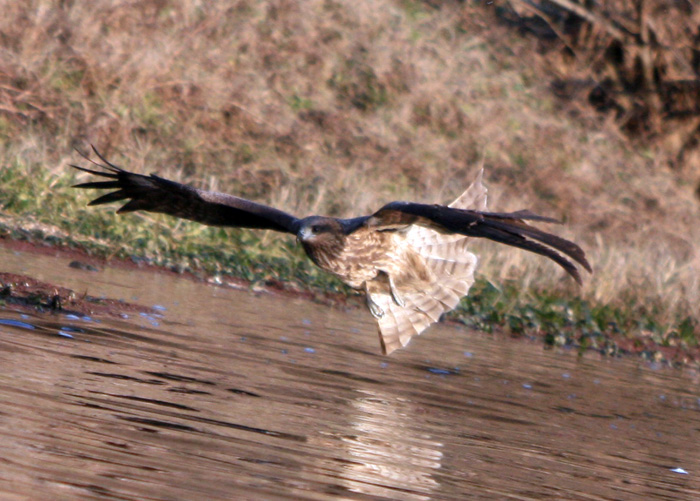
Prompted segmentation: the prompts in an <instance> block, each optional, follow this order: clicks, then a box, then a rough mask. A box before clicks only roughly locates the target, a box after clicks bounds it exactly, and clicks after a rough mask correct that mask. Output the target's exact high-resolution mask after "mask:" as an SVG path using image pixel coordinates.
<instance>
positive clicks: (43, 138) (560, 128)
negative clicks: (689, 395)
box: [0, 0, 700, 321]
mask: <svg viewBox="0 0 700 501" xmlns="http://www.w3.org/2000/svg"><path fill="white" fill-rule="evenodd" d="M0 9H1V10H2V11H3V15H2V16H1V17H0V46H1V47H2V51H0V144H1V145H2V150H1V152H0V155H1V156H2V158H1V159H0V161H1V162H2V164H0V165H4V164H9V163H11V162H17V161H19V162H24V163H26V164H28V165H32V164H34V165H35V164H42V165H45V166H46V168H47V169H49V170H50V171H51V172H52V173H53V174H54V175H55V176H66V175H69V174H68V172H67V171H66V169H65V167H66V165H67V164H68V163H73V162H75V161H76V155H75V153H74V152H73V151H72V147H73V146H78V147H81V148H85V146H86V145H87V144H88V143H94V144H95V145H97V146H98V147H99V148H100V149H101V150H102V151H103V152H104V153H105V154H106V155H107V156H108V157H110V158H112V159H113V160H114V161H115V162H116V163H121V164H124V165H126V166H128V167H129V168H132V169H135V170H137V171H147V172H152V171H158V172H159V173H160V174H161V175H164V176H171V177H174V178H176V179H180V180H184V181H187V182H196V183H198V184H199V185H200V186H204V187H207V188H211V189H218V190H222V191H229V192H234V193H237V194H240V195H242V196H248V197H253V198H255V199H258V200H261V201H264V202H268V203H271V204H274V205H277V206H279V207H281V208H284V209H287V210H290V211H293V212H295V213H298V214H300V215H304V214H309V213H317V212H320V213H328V214H331V215H343V216H349V215H354V214H361V213H367V212H368V211H371V210H373V209H375V208H377V207H378V206H379V205H381V204H382V203H384V202H386V201H389V200H393V199H397V198H402V199H415V200H419V201H449V200H451V199H452V198H454V197H455V196H457V195H458V194H459V193H460V191H461V190H462V189H464V188H465V187H466V186H467V185H468V183H469V182H470V179H471V176H472V175H473V173H474V172H475V170H476V169H477V168H478V166H479V165H481V164H483V165H484V167H485V169H486V173H487V174H486V178H487V183H488V186H489V188H490V193H491V198H490V201H491V203H490V206H491V208H493V209H495V210H500V211H505V210H511V209H513V210H514V209H519V208H523V207H528V208H531V209H533V210H535V211H537V212H540V213H543V214H547V215H550V216H555V217H559V218H562V219H564V220H565V221H566V225H565V226H563V227H562V228H557V231H559V232H561V234H562V235H563V236H566V237H570V238H572V239H574V240H576V241H577V242H580V243H581V244H582V245H583V246H584V247H585V249H586V250H587V253H588V255H589V258H590V261H591V263H592V264H593V267H594V269H595V272H594V274H593V276H592V277H591V278H590V279H588V280H587V281H586V285H585V286H584V289H583V291H582V295H583V296H584V297H586V298H589V299H594V300H596V301H599V302H603V303H612V304H622V303H626V304H628V305H630V304H631V305H647V306H648V307H649V308H653V307H660V308H661V309H662V311H663V312H664V313H663V315H665V316H666V317H667V320H671V321H672V320H673V319H675V318H676V317H677V316H678V315H688V314H692V315H695V314H696V313H695V309H696V308H697V305H698V304H700V283H699V279H698V276H700V251H699V249H698V243H699V242H700V229H699V228H698V226H699V225H698V224H697V223H698V221H699V220H700V218H699V216H700V209H699V208H698V202H697V200H694V198H693V187H692V185H691V184H690V179H686V178H683V177H682V175H681V174H679V173H672V172H669V171H668V170H667V169H666V168H664V167H663V166H664V165H666V164H667V162H666V160H667V159H666V158H664V152H663V151H658V150H656V151H654V152H651V151H645V150H644V149H640V148H639V147H636V146H632V145H631V144H630V143H629V142H627V141H626V140H625V139H624V138H623V137H622V136H621V134H619V133H618V131H617V129H616V127H615V125H614V124H612V123H608V122H606V121H604V120H601V119H599V118H596V117H595V116H593V115H591V116H585V115H582V114H581V113H580V112H579V113H577V114H576V115H573V114H572V115H570V114H569V113H568V112H567V109H566V108H565V107H562V106H561V105H560V104H557V103H555V101H554V100H553V98H551V97H550V94H549V90H548V88H547V81H546V75H543V74H542V73H541V72H542V71H543V70H542V68H544V67H545V66H543V65H541V64H540V62H539V61H538V56H537V54H536V47H535V45H534V42H530V41H526V40H523V39H519V38H517V37H516V36H515V35H514V34H512V33H510V32H508V31H507V29H506V28H504V27H502V26H499V25H498V24H497V23H496V22H495V20H494V19H495V18H493V17H491V14H490V13H489V12H488V11H483V10H479V9H478V8H476V7H473V6H469V5H464V4H462V3H457V2H455V3H452V2H446V3H444V4H443V5H442V7H441V8H431V7H428V6H427V5H426V4H422V3H419V2H407V1H404V2H392V1H387V0H373V1H368V0H359V1H344V0H308V1H299V2H297V1H285V0H280V1H260V2H258V1H252V0H241V1H233V0H231V1H221V2H215V3H211V4H210V3H206V2H200V1H195V0H189V1H187V0H184V1H180V2H170V1H166V0H150V1H149V0H145V1H119V0H101V1H94V2H70V1H66V2H54V1H48V0H35V1H28V2H3V5H2V7H0ZM478 245H479V246H480V247H481V248H482V249H483V252H482V258H481V259H482V263H483V268H482V269H483V272H484V273H485V274H487V275H488V276H490V277H493V278H494V280H496V281H498V280H501V279H503V278H515V279H518V280H521V281H523V283H524V286H525V287H527V286H534V287H537V288H554V289H561V290H563V291H566V293H567V294H571V293H574V294H575V293H577V292H576V289H575V286H574V285H572V284H571V281H568V280H566V279H565V277H564V275H563V273H561V272H560V271H559V270H556V269H555V267H554V266H553V265H551V264H549V263H548V262H545V261H544V260H543V259H541V258H538V257H536V256H530V255H527V254H525V253H523V252H520V251H509V250H506V249H503V248H498V247H496V246H491V245H489V244H478ZM492 251H493V252H492Z"/></svg>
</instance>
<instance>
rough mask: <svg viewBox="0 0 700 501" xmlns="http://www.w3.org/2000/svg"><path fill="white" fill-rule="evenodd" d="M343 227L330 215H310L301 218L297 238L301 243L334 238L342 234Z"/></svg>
mask: <svg viewBox="0 0 700 501" xmlns="http://www.w3.org/2000/svg"><path fill="white" fill-rule="evenodd" d="M342 233H343V227H342V226H341V225H340V223H339V222H338V220H337V219H334V218H332V217H323V216H311V217H307V218H304V219H302V220H301V224H300V225H299V231H298V232H297V238H298V239H299V241H300V242H302V243H312V242H314V243H318V242H323V241H329V240H335V239H336V237H337V236H340V235H342Z"/></svg>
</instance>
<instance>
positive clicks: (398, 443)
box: [342, 390, 443, 500]
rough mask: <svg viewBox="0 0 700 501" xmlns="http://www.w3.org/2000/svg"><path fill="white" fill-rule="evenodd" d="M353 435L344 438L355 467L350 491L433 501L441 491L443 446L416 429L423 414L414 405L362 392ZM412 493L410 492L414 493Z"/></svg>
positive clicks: (351, 469)
mask: <svg viewBox="0 0 700 501" xmlns="http://www.w3.org/2000/svg"><path fill="white" fill-rule="evenodd" d="M352 410H353V412H352V418H351V420H350V423H351V427H352V428H351V430H350V433H349V434H348V435H347V436H344V437H343V439H342V440H343V442H344V443H345V444H346V446H347V452H348V458H349V460H350V461H349V463H348V466H347V469H346V474H347V477H348V485H347V487H348V490H350V491H353V492H359V493H363V494H370V495H373V496H379V497H387V498H393V497H396V496H397V495H398V493H401V497H402V498H403V499H415V500H425V499H430V493H431V492H434V491H435V490H436V489H437V487H438V482H437V481H436V480H435V479H434V478H433V475H432V473H433V470H437V469H439V468H440V464H441V463H440V462H441V460H442V451H441V448H442V445H443V444H442V443H441V442H438V441H436V440H432V439H431V436H430V435H429V434H427V433H423V432H421V431H420V430H419V429H417V428H416V422H417V420H416V416H417V415H418V414H419V413H420V409H419V408H418V407H417V406H416V405H414V404H413V403H412V402H411V401H410V400H408V399H405V398H399V397H395V396H392V395H389V394H387V393H382V392H378V391H372V390H358V396H357V397H356V398H355V399H354V400H352ZM409 488H410V490H408V489H409Z"/></svg>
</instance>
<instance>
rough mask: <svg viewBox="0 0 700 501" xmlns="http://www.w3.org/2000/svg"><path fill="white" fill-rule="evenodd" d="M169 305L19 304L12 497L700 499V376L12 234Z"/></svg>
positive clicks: (67, 280) (3, 433) (4, 263)
mask: <svg viewBox="0 0 700 501" xmlns="http://www.w3.org/2000/svg"><path fill="white" fill-rule="evenodd" d="M0 271H6V272H12V273H20V274H26V275H29V276H32V277H34V278H37V279H40V280H44V281H48V282H51V283H55V284H58V285H62V286H65V287H69V288H72V289H74V290H76V291H77V292H87V293H88V294H90V295H93V296H101V295H104V296H105V297H111V298H118V299H124V300H126V301H131V302H138V303H140V304H143V305H147V306H156V307H157V309H156V310H155V311H154V313H153V314H146V315H141V314H131V315H129V316H128V317H127V318H121V319H114V318H107V317H97V318H81V317H73V316H68V317H67V316H65V315H57V314H52V313H44V314H41V313H32V314H26V313H22V312H17V311H13V310H12V309H11V307H9V306H8V307H0V443H2V446H3V447H2V450H3V453H2V456H1V457H0V498H2V499H164V500H175V499H407V500H428V499H436V500H443V499H465V498H466V499H469V498H479V499H488V498H493V499H532V498H550V499H553V498H559V499H642V498H651V499H669V500H676V499H700V481H699V480H698V479H699V478H700V445H699V444H700V392H699V391H698V384H699V383H700V377H699V376H698V374H697V373H696V372H694V371H692V370H690V369H685V370H671V369H666V368H660V367H654V366H651V365H649V364H646V363H644V362H641V361H639V360H636V359H627V360H615V359H600V358H598V356H597V355H594V354H590V355H588V356H585V357H583V358H579V357H577V356H576V355H575V353H571V352H562V351H557V350H553V351H551V350H543V348H542V346H541V344H539V343H535V342H528V341H522V340H511V339H508V338H504V337H502V336H489V335H485V334H480V333H475V332H471V331H468V330H465V329H463V328H458V327H456V326H445V325H439V326H436V327H433V328H431V329H430V330H429V331H428V332H427V333H425V334H424V335H423V336H421V337H419V338H417V339H415V340H414V341H413V342H412V343H411V345H410V346H409V348H408V349H405V350H401V351H399V352H397V353H395V354H394V355H392V356H390V357H384V356H382V355H381V354H380V350H379V343H378V339H377V334H376V326H375V325H374V322H373V320H372V318H371V316H370V315H369V313H367V312H366V311H364V310H359V309H352V310H348V311H342V310H340V309H334V308H329V307H326V306H321V305H316V304H314V303H311V302H308V301H304V300H296V299H290V298H288V297H281V296H275V295H272V294H254V293H251V292H248V291H236V290H231V289H226V288H222V287H212V286H207V285H204V284H201V283H196V282H193V281H190V280H187V279H185V278H182V277H173V276H170V275H164V274H157V273H150V272H143V271H138V270H136V271H128V270H124V269H110V268H107V269H105V270H102V271H100V272H88V271H81V270H76V269H73V268H69V267H68V261H66V260H64V259H62V258H60V257H53V256H45V255H37V254H32V253H17V252H13V251H9V250H7V249H3V248H2V247H0Z"/></svg>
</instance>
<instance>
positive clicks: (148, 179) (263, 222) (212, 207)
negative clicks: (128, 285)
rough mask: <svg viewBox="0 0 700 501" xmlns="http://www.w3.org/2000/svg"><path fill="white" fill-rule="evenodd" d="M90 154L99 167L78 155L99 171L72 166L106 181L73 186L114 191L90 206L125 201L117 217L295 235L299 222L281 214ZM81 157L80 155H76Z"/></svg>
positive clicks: (255, 204) (277, 211)
mask: <svg viewBox="0 0 700 501" xmlns="http://www.w3.org/2000/svg"><path fill="white" fill-rule="evenodd" d="M93 151H94V152H95V154H96V155H97V156H98V157H99V159H100V160H101V161H102V163H98V162H95V161H93V160H91V159H90V158H89V157H88V156H86V155H84V154H82V153H81V155H82V156H83V157H84V158H85V159H86V160H88V161H89V162H91V163H92V164H94V165H95V166H96V167H99V168H100V169H102V170H93V169H87V168H85V167H81V166H78V165H71V167H74V168H76V169H78V170H81V171H83V172H88V173H90V174H93V175H95V176H100V177H104V178H108V179H109V180H108V181H95V182H89V183H81V184H77V185H75V187H76V188H87V189H98V190H105V189H114V190H116V191H113V192H111V193H107V194H106V195H102V196H101V197H99V198H96V199H95V200H93V201H92V202H90V204H89V205H101V204H106V203H110V202H118V201H120V200H128V201H127V203H126V204H125V205H123V206H122V207H121V208H120V209H119V210H117V212H118V213H123V212H133V211H137V210H143V211H147V212H160V213H163V214H169V215H171V216H176V217H180V218H184V219H190V220H192V221H197V222H198V223H202V224H207V225H211V226H234V227H243V228H257V229H269V230H275V231H280V232H283V233H296V231H297V225H298V221H299V220H298V219H297V218H296V217H294V216H292V215H291V214H288V213H286V212H284V211H281V210H278V209H275V208H273V207H269V206H267V205H263V204H259V203H256V202H252V201H250V200H246V199H244V198H239V197H236V196H233V195H227V194H225V193H217V192H213V191H204V190H198V189H196V188H193V187H191V186H187V185H184V184H180V183H176V182H175V181H169V180H167V179H163V178H162V177H158V176H156V175H154V174H152V175H150V176H143V175H141V174H135V173H133V172H128V171H126V170H124V169H122V168H121V167H117V166H116V165H114V164H112V163H110V162H109V161H108V160H106V159H105V158H104V157H103V156H102V155H101V154H100V153H99V152H98V151H97V150H96V149H95V148H94V147H93ZM79 153H80V152H79Z"/></svg>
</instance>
